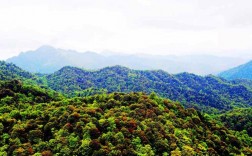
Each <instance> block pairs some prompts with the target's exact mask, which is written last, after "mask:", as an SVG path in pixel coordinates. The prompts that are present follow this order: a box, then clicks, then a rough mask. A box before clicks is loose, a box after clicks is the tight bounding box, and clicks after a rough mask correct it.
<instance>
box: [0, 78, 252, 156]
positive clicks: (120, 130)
mask: <svg viewBox="0 0 252 156" xmlns="http://www.w3.org/2000/svg"><path fill="white" fill-rule="evenodd" d="M17 82H18V83H17ZM11 84H12V86H9V82H3V83H2V85H1V86H2V88H1V89H5V90H6V89H9V90H10V91H11V93H12V94H10V95H8V97H10V98H11V99H12V100H13V103H8V100H6V101H3V102H2V105H1V106H0V108H2V107H6V106H9V107H10V108H11V109H10V111H6V112H5V113H1V114H0V147H1V148H0V154H1V155H139V156H151V155H153V156H154V155H160V156H161V155H164V156H165V155H231V154H236V155H239V154H240V155H241V154H247V155H248V154H251V150H250V149H251V147H252V143H251V137H250V136H249V135H247V134H246V133H245V132H237V131H230V130H228V129H227V128H226V127H224V126H222V125H221V124H218V123H216V122H215V121H214V120H212V117H211V116H209V115H205V116H203V115H201V113H199V112H197V111H196V110H195V109H193V108H190V109H184V108H183V107H182V106H181V105H180V104H179V103H177V102H173V101H171V100H167V99H163V98H160V97H159V96H157V95H156V94H154V93H152V94H151V95H150V96H147V95H146V94H144V93H141V92H140V93H133V92H132V93H128V94H126V93H111V94H97V95H95V96H88V97H75V98H64V97H62V96H58V97H57V96H54V95H57V94H55V93H53V92H51V91H47V90H44V89H41V88H39V87H35V86H30V85H23V84H22V83H21V82H19V81H16V83H14V82H12V83H11ZM40 97H43V98H42V99H41V98H40ZM4 98H5V96H3V97H2V99H4ZM16 101H17V102H16ZM5 102H7V103H5ZM220 147H221V148H220Z"/></svg>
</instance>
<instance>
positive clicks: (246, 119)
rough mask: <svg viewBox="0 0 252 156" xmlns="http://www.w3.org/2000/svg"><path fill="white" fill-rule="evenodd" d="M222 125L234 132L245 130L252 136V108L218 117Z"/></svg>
mask: <svg viewBox="0 0 252 156" xmlns="http://www.w3.org/2000/svg"><path fill="white" fill-rule="evenodd" d="M218 118H219V120H221V121H222V122H223V123H224V125H225V126H226V127H228V128H230V129H233V130H236V131H243V130H246V131H247V133H248V134H249V135H250V136H252V108H239V109H238V108H237V109H234V110H231V111H228V112H226V113H224V114H221V115H220V116H218Z"/></svg>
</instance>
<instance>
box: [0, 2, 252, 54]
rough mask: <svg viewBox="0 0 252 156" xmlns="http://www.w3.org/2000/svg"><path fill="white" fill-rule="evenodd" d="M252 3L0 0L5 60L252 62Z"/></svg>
mask: <svg viewBox="0 0 252 156" xmlns="http://www.w3.org/2000/svg"><path fill="white" fill-rule="evenodd" d="M251 6H252V1H251V0H22V1H21V0H8V1H7V0H0V59H6V58H9V57H11V56H14V55H18V54H19V53H20V52H22V51H23V52H24V51H28V50H34V49H37V48H38V47H40V46H42V45H51V46H54V47H56V48H62V49H73V50H77V51H80V52H85V51H95V52H114V53H123V54H153V55H192V54H201V55H204V54H208V55H217V56H234V57H251V58H252V9H251Z"/></svg>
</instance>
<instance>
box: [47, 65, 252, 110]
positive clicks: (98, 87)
mask: <svg viewBox="0 0 252 156" xmlns="http://www.w3.org/2000/svg"><path fill="white" fill-rule="evenodd" d="M46 79H47V84H48V86H49V87H50V88H52V89H54V90H56V91H59V92H61V93H65V94H67V95H72V96H74V95H79V96H86V95H94V94H97V93H106V92H109V93H111V92H127V93H129V92H132V91H133V92H145V93H147V94H151V93H153V92H155V93H156V94H157V95H159V96H162V97H166V98H169V99H172V100H175V101H181V102H182V104H183V105H185V106H186V107H194V108H197V109H199V110H201V111H205V112H210V113H218V110H221V111H223V110H224V111H225V110H230V109H232V108H234V107H248V106H251V105H252V98H250V97H252V91H251V87H249V86H244V83H234V82H230V81H227V80H224V79H221V78H217V77H214V76H211V75H210V76H206V77H201V76H197V75H194V74H189V73H181V74H177V75H170V74H168V73H166V72H164V71H161V70H157V71H138V70H131V69H128V68H125V67H121V66H114V67H107V68H104V69H101V70H98V71H85V70H82V69H79V68H74V67H64V68H62V69H61V70H59V71H57V72H55V73H54V74H51V75H48V76H46ZM104 90H105V91H104ZM103 91H104V92H103ZM152 96H154V95H152ZM153 98H154V97H153Z"/></svg>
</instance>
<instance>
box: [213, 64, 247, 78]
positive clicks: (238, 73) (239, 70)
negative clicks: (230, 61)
mask: <svg viewBox="0 0 252 156" xmlns="http://www.w3.org/2000/svg"><path fill="white" fill-rule="evenodd" d="M251 73H252V60H251V61H249V62H247V63H245V64H242V65H240V66H237V67H234V68H231V69H229V70H226V71H223V72H221V73H219V74H218V76H220V77H223V78H226V79H228V80H234V79H249V80H252V74H251Z"/></svg>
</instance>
